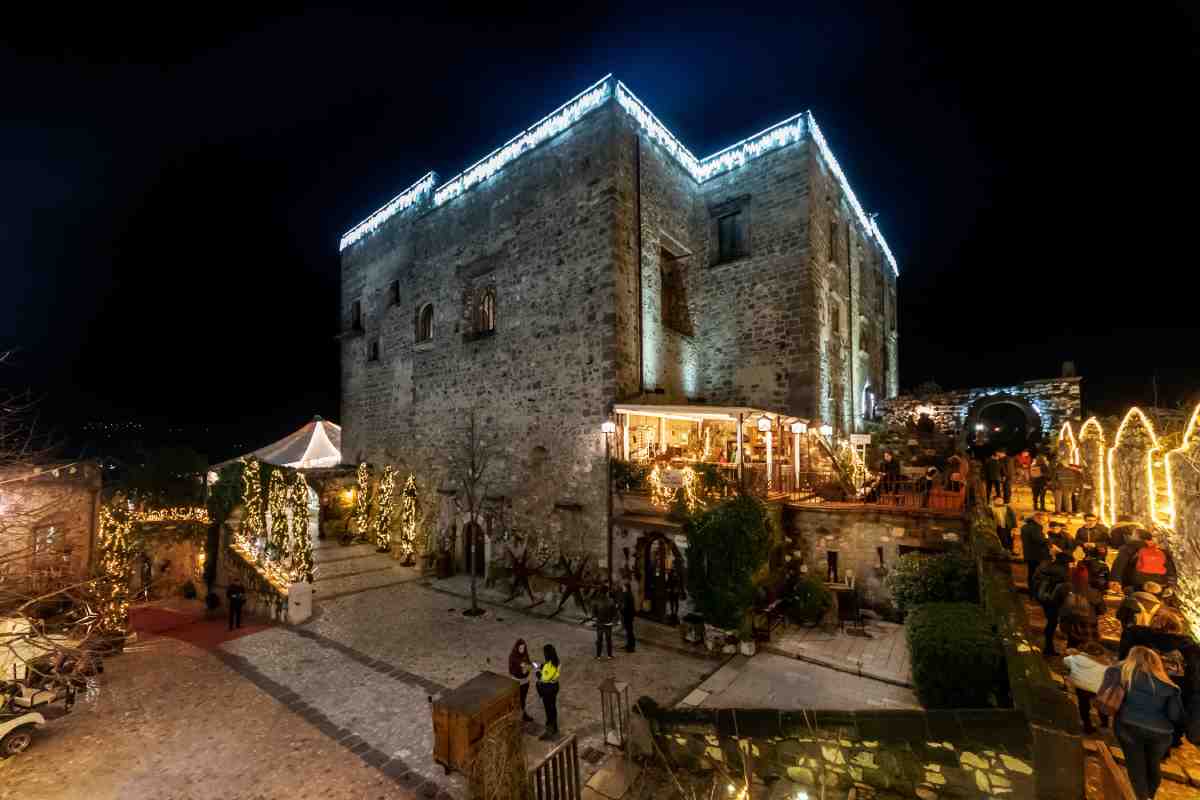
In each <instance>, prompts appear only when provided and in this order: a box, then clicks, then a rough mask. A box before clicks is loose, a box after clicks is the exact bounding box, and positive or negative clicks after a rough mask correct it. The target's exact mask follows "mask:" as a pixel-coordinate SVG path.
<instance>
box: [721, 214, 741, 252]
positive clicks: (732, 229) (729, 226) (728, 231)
mask: <svg viewBox="0 0 1200 800" xmlns="http://www.w3.org/2000/svg"><path fill="white" fill-rule="evenodd" d="M743 222H744V220H743V219H742V215H741V213H740V212H737V211H735V212H734V213H732V214H726V215H725V216H723V217H718V218H717V252H718V259H717V260H718V261H732V260H733V259H735V258H738V257H740V256H743V255H745V253H746V244H745V240H746V233H745V230H744V225H743Z"/></svg>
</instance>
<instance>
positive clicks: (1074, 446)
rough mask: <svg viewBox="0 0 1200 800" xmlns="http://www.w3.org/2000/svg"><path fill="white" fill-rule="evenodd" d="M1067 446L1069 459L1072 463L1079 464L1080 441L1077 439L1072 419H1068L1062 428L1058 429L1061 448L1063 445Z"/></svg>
mask: <svg viewBox="0 0 1200 800" xmlns="http://www.w3.org/2000/svg"><path fill="white" fill-rule="evenodd" d="M1064 444H1065V445H1066V447H1067V461H1069V462H1070V463H1072V464H1075V465H1078V464H1079V443H1078V442H1077V441H1075V432H1074V431H1073V430H1071V421H1070V420H1067V421H1066V422H1064V423H1063V425H1062V428H1060V429H1059V431H1058V446H1059V448H1060V449H1061V448H1062V447H1063V445H1064Z"/></svg>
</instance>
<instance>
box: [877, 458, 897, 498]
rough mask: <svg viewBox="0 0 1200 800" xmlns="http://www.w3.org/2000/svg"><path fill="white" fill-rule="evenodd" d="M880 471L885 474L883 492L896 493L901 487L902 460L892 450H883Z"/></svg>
mask: <svg viewBox="0 0 1200 800" xmlns="http://www.w3.org/2000/svg"><path fill="white" fill-rule="evenodd" d="M879 472H880V474H881V475H882V476H883V483H882V486H883V493H884V494H894V493H895V492H896V491H897V490H898V489H899V487H900V462H899V461H897V460H896V456H895V455H894V454H893V453H892V451H891V450H884V451H883V461H882V462H881V463H880V465H879Z"/></svg>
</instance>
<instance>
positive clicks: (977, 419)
mask: <svg viewBox="0 0 1200 800" xmlns="http://www.w3.org/2000/svg"><path fill="white" fill-rule="evenodd" d="M997 406H1009V407H1013V408H1015V409H1016V410H1017V411H1019V412H1020V414H1021V415H1022V416H1023V417H1024V421H1025V431H1026V438H1027V440H1028V441H1029V442H1031V443H1032V442H1036V441H1037V440H1039V439H1041V438H1042V435H1043V434H1044V433H1045V425H1044V424H1043V421H1042V415H1041V414H1040V413H1038V410H1037V409H1036V408H1034V407H1033V404H1031V403H1030V402H1029V401H1028V400H1026V399H1025V398H1023V397H1021V396H1019V395H1015V394H1008V393H1006V392H1002V393H1000V394H990V395H986V396H984V397H980V398H979V399H978V400H976V401H975V402H973V403H971V405H969V406H968V407H967V411H966V414H965V415H964V418H963V427H962V437H963V442H962V444H963V445H965V446H968V447H970V446H971V445H973V444H974V443H975V441H976V438H975V435H976V426H977V425H979V424H981V421H982V420H983V419H984V415H985V413H986V412H987V411H988V410H989V409H994V408H995V407H997Z"/></svg>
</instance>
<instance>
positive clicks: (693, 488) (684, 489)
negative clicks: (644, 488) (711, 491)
mask: <svg viewBox="0 0 1200 800" xmlns="http://www.w3.org/2000/svg"><path fill="white" fill-rule="evenodd" d="M679 475H680V481H681V482H680V485H679V487H678V488H676V487H672V486H668V485H667V484H666V482H665V481H664V475H663V472H662V470H661V468H660V467H658V466H655V467H654V469H653V470H651V471H650V475H649V476H647V479H646V480H647V481H649V483H650V502H652V503H653V504H654V505H656V506H658V507H659V508H670V507H671V506H672V505H673V504H674V503H675V502H676V500H678V499H679V498H681V497H682V499H683V502H684V506H685V507H686V508H687V510H688V512H689V513H690V512H692V511H695V510H696V509H697V508H702V507H703V506H704V500H703V498H701V497H700V493H699V488H700V476H699V475H697V474H696V471H695V470H694V469H692V468H691V467H684V468H683V469H682V470H679Z"/></svg>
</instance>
